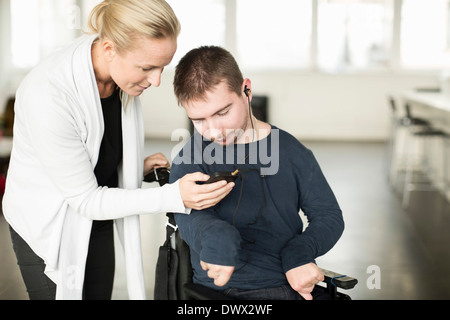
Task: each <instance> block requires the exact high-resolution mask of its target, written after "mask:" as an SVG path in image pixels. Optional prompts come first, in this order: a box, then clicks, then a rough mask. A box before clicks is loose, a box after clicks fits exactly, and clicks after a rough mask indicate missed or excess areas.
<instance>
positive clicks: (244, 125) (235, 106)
mask: <svg viewBox="0 0 450 320" xmlns="http://www.w3.org/2000/svg"><path fill="white" fill-rule="evenodd" d="M183 106H184V108H185V110H186V113H187V115H188V117H189V119H191V120H192V123H193V124H194V127H195V129H196V130H197V131H198V132H199V133H200V134H201V135H202V136H203V137H205V138H206V139H208V140H212V141H214V142H215V143H217V144H220V145H227V144H232V143H245V142H249V139H248V137H249V136H250V137H251V133H250V134H249V133H248V132H246V130H248V129H251V126H250V118H249V114H248V108H249V106H248V101H247V97H246V96H245V94H244V93H242V95H237V94H236V93H235V92H233V91H231V90H230V89H229V88H228V85H227V84H226V82H224V81H222V82H221V83H219V84H218V85H217V86H215V87H214V88H213V89H212V90H210V91H207V92H206V93H205V95H204V97H203V99H201V100H192V101H188V102H187V103H184V104H183ZM248 131H250V130H248ZM250 140H251V139H250Z"/></svg>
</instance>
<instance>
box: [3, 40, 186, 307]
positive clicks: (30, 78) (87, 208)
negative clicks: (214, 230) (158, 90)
mask: <svg viewBox="0 0 450 320" xmlns="http://www.w3.org/2000/svg"><path fill="white" fill-rule="evenodd" d="M95 38H96V36H95V35H90V36H83V37H81V38H79V39H77V40H76V41H74V43H73V44H71V45H70V46H69V47H67V48H65V49H62V50H60V51H58V52H57V53H55V54H54V55H52V56H51V57H50V58H48V59H46V60H45V61H44V62H42V63H41V64H40V65H39V66H37V67H36V68H34V69H33V70H32V71H31V72H30V73H29V74H28V75H27V77H26V78H25V79H24V81H23V82H22V83H21V85H20V87H19V89H18V90H17V95H16V105H15V123H14V138H13V149H12V154H11V162H10V167H9V171H8V178H7V184H6V192H5V195H4V197H3V212H4V216H5V218H6V220H7V221H8V223H9V224H10V225H11V226H12V227H13V229H14V230H15V231H16V232H17V233H19V234H20V236H21V237H22V238H23V239H24V240H25V241H26V242H27V243H28V244H29V245H30V247H31V248H32V249H33V251H34V252H35V253H36V254H37V255H38V256H39V257H41V258H42V259H43V260H44V261H45V264H46V269H45V273H46V274H47V275H48V276H49V278H50V279H51V280H52V281H54V282H55V283H56V285H57V291H56V298H57V299H81V294H82V289H83V279H84V270H85V263H86V255H87V251H88V244H89V236H90V230H91V225H92V220H107V219H115V222H116V227H117V230H118V234H119V236H120V239H121V241H122V244H123V248H124V254H125V263H126V276H127V286H128V294H129V298H130V299H145V288H144V278H143V268H142V257H141V244H140V226H139V215H140V214H147V213H163V212H181V213H185V212H186V211H185V210H186V209H185V207H184V205H183V201H182V199H181V196H180V192H179V188H178V183H174V184H170V185H166V186H164V187H162V188H148V189H141V188H140V187H141V184H142V177H143V161H144V155H143V150H144V127H143V117H142V113H141V112H142V111H141V104H140V101H139V99H138V98H134V99H130V104H129V105H128V106H127V107H126V108H122V128H123V161H122V166H121V168H120V170H119V185H120V188H106V187H99V186H98V185H97V180H96V178H95V175H94V167H95V164H96V163H97V160H98V155H99V150H100V143H101V141H102V137H103V115H102V108H101V104H100V97H99V93H98V89H97V84H96V80H95V75H94V71H93V66H92V59H91V45H92V43H93V41H94V39H95ZM128 98H129V97H128V96H127V95H126V94H125V95H124V97H123V101H125V100H127V99H128Z"/></svg>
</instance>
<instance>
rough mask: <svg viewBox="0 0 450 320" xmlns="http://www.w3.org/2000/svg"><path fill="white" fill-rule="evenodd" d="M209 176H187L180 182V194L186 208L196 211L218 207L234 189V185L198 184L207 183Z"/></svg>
mask: <svg viewBox="0 0 450 320" xmlns="http://www.w3.org/2000/svg"><path fill="white" fill-rule="evenodd" d="M208 179H209V176H208V175H206V174H203V173H201V172H195V173H190V174H187V175H185V176H184V177H183V178H181V179H180V180H179V181H180V182H179V186H180V194H181V198H182V199H183V203H184V206H185V207H186V208H191V209H195V210H203V209H206V208H209V207H212V206H214V205H216V204H217V203H218V202H219V201H220V200H222V199H223V198H225V196H226V195H228V194H229V193H230V191H231V189H233V187H234V183H233V182H230V183H227V182H226V181H218V182H214V183H211V184H203V185H201V184H197V183H196V182H197V181H206V180H208Z"/></svg>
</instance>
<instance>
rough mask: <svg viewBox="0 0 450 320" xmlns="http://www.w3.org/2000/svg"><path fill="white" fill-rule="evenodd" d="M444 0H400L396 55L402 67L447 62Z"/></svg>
mask: <svg viewBox="0 0 450 320" xmlns="http://www.w3.org/2000/svg"><path fill="white" fill-rule="evenodd" d="M448 19H449V3H448V1H447V0H433V1H423V0H403V5H402V11H401V46H400V58H401V62H402V66H403V67H406V68H412V69H418V68H421V69H423V68H439V67H447V68H448V66H449V65H450V54H449V49H450V47H449V40H448V39H449V25H448Z"/></svg>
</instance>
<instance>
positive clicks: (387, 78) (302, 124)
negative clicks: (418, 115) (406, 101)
mask: <svg viewBox="0 0 450 320" xmlns="http://www.w3.org/2000/svg"><path fill="white" fill-rule="evenodd" d="M244 74H245V76H247V77H249V78H250V79H251V80H252V86H253V94H257V95H260V94H262V95H267V96H268V97H269V121H270V122H271V123H272V124H274V125H276V126H278V127H279V128H282V129H285V130H287V131H289V132H290V133H292V134H293V135H294V136H295V137H297V138H299V139H302V140H348V141H358V140H359V141H379V140H385V139H386V138H387V136H388V133H389V126H390V109H389V106H388V104H387V99H386V97H387V94H388V93H389V92H391V91H397V90H403V89H411V88H417V87H437V86H438V85H439V83H438V76H437V74H430V73H428V74H419V73H388V72H382V73H365V74H347V75H338V74H335V75H333V74H321V73H307V72H289V71H288V72H284V73H283V72H247V73H245V72H244ZM172 79H173V70H166V71H165V72H164V75H163V79H162V84H161V87H160V88H150V89H149V90H148V91H147V92H145V93H144V95H143V96H142V102H143V106H144V116H145V123H146V134H147V136H148V137H158V138H170V137H171V134H172V132H173V131H174V130H175V129H177V128H188V121H187V118H186V114H185V112H184V109H182V108H181V107H179V106H177V103H176V100H175V98H174V96H173V90H172ZM177 141H178V139H177Z"/></svg>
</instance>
